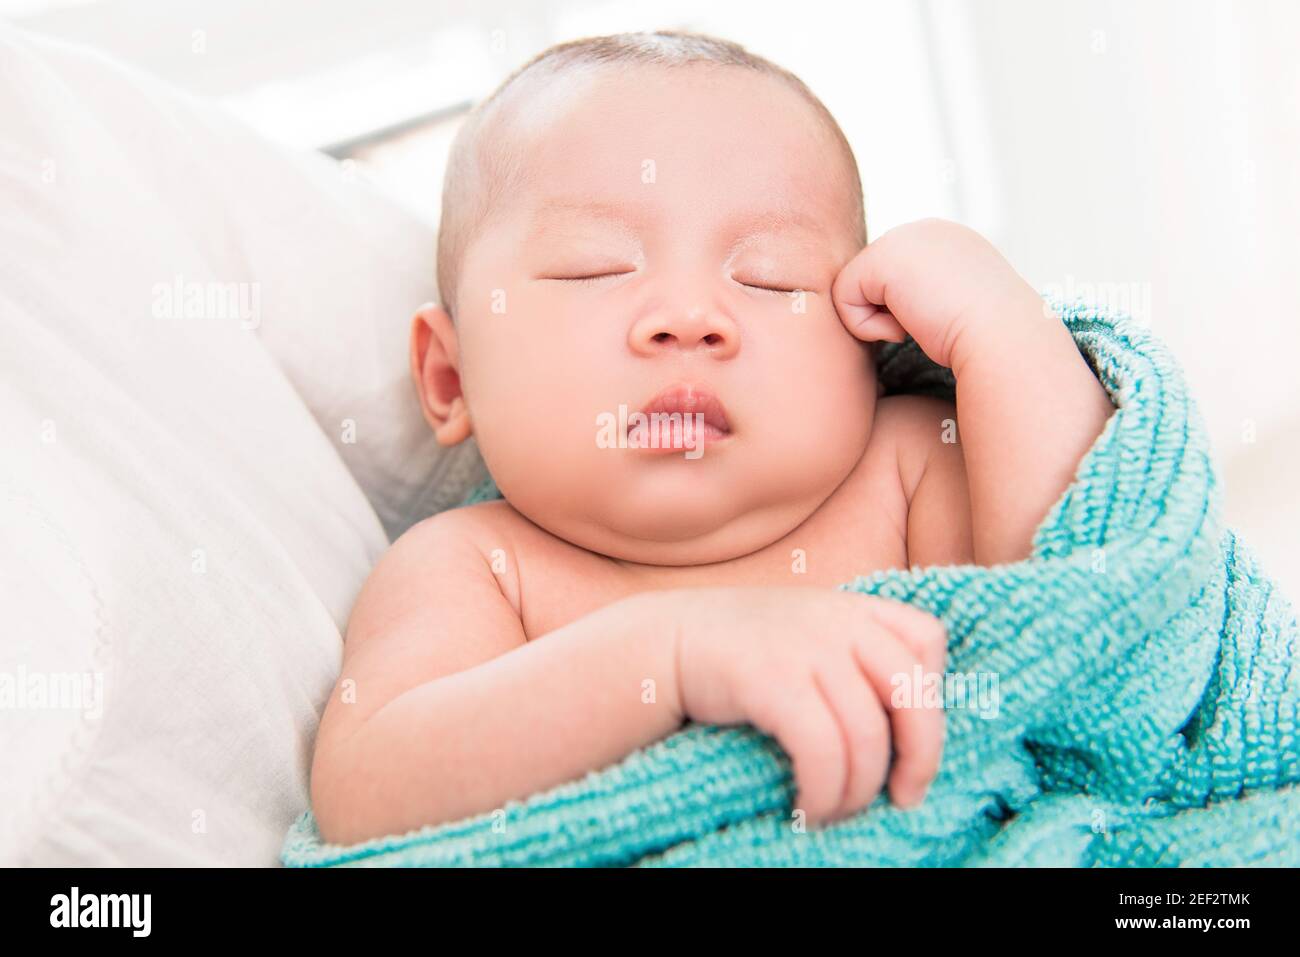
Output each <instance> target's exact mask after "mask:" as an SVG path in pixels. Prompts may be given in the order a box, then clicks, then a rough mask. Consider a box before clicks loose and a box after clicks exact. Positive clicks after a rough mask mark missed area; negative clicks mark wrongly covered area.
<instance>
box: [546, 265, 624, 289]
mask: <svg viewBox="0 0 1300 957" xmlns="http://www.w3.org/2000/svg"><path fill="white" fill-rule="evenodd" d="M635 271H636V270H633V269H625V270H623V271H621V272H597V273H589V274H587V275H585V276H541V277H540V278H542V279H549V280H551V281H552V282H574V283H579V284H582V285H587V284H590V283H594V282H599V281H600V280H602V279H612V278H614V277H615V276H626V275H627V274H628V273H631V272H635Z"/></svg>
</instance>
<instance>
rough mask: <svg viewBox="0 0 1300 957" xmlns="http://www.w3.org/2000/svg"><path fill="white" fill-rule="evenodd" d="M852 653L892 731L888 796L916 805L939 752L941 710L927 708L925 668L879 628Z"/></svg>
mask: <svg viewBox="0 0 1300 957" xmlns="http://www.w3.org/2000/svg"><path fill="white" fill-rule="evenodd" d="M854 652H855V654H856V656H857V659H858V664H859V666H860V667H861V668H862V672H863V674H864V675H866V678H867V681H868V682H870V684H871V687H872V688H873V689H874V690H875V692H876V694H877V696H878V697H879V699H880V703H881V704H882V705H883V706H884V707H885V711H886V713H887V714H888V716H889V720H890V725H891V727H892V730H893V744H894V764H893V769H892V770H891V771H890V775H889V796H890V798H891V799H892V800H893V801H894V803H895V804H898V805H900V806H902V807H915V806H916V805H917V804H920V803H921V800H922V799H923V798H924V797H925V791H926V789H927V788H928V787H929V785H930V781H931V780H933V778H934V775H935V772H937V771H938V770H939V760H940V758H941V757H942V755H943V733H944V714H943V709H942V708H941V707H929V704H930V701H929V699H928V697H927V694H926V692H927V690H928V688H927V681H926V679H925V673H926V671H925V666H924V665H923V664H922V662H921V659H920V658H919V657H917V656H916V655H914V654H913V653H912V652H911V650H910V649H909V648H907V647H906V645H905V644H904V643H903V642H902V641H901V640H899V639H898V638H896V637H894V636H893V635H892V634H889V633H887V632H883V631H882V632H880V633H877V634H875V635H872V636H870V637H866V638H863V639H860V640H858V641H856V642H854ZM918 673H919V675H918ZM918 676H919V677H920V678H921V681H919V682H918V680H917V678H918Z"/></svg>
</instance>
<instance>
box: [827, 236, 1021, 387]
mask: <svg viewBox="0 0 1300 957" xmlns="http://www.w3.org/2000/svg"><path fill="white" fill-rule="evenodd" d="M831 299H832V301H833V302H834V304H835V309H836V311H837V312H838V313H839V316H840V321H842V322H843V323H844V326H845V328H847V329H848V330H849V332H851V333H852V334H853V335H854V336H856V337H857V338H859V339H862V340H864V341H866V342H871V341H875V340H889V341H891V342H901V341H902V340H903V339H904V338H905V334H906V335H911V337H912V338H913V339H915V340H916V344H917V345H918V346H920V347H921V350H922V351H923V352H924V353H925V354H926V355H927V356H929V357H930V358H931V359H933V360H934V361H935V362H937V363H938V364H939V365H941V366H946V367H948V368H952V367H953V366H954V364H955V363H956V362H957V361H959V360H960V358H961V357H960V354H959V347H958V346H957V343H959V342H960V340H961V336H962V333H963V331H964V330H965V329H966V328H968V327H969V326H970V325H971V324H972V323H975V322H982V321H983V320H982V319H981V318H980V317H989V316H997V315H1000V314H1002V313H1004V312H1009V311H1018V312H1023V311H1024V309H1025V308H1026V307H1028V308H1029V309H1031V310H1037V311H1038V312H1039V313H1041V310H1042V302H1041V300H1039V299H1038V295H1037V293H1035V292H1034V290H1033V287H1031V286H1030V285H1029V284H1028V283H1026V282H1025V281H1024V280H1023V279H1022V278H1020V275H1019V274H1018V273H1017V272H1016V271H1015V270H1014V269H1013V268H1011V264H1010V263H1008V262H1007V261H1006V259H1004V258H1003V257H1002V254H1001V253H999V252H998V251H997V249H995V248H994V247H993V245H992V244H991V243H990V242H989V241H988V240H986V239H985V238H984V237H983V236H981V235H980V234H979V233H977V232H975V231H974V230H972V229H968V228H967V227H965V226H962V225H959V224H957V223H950V222H946V221H944V220H942V219H923V220H920V221H918V222H914V223H906V224H904V225H902V226H897V227H895V228H894V229H891V230H889V232H887V233H885V234H884V235H883V236H881V237H880V238H879V239H877V240H876V241H875V242H872V243H870V244H868V245H867V246H866V247H865V248H864V249H863V250H862V251H861V252H860V253H858V255H856V256H854V257H853V258H852V259H851V260H849V262H848V263H847V264H846V265H845V266H844V268H843V269H841V270H840V272H839V275H838V276H836V277H835V282H834V284H833V285H832V286H831Z"/></svg>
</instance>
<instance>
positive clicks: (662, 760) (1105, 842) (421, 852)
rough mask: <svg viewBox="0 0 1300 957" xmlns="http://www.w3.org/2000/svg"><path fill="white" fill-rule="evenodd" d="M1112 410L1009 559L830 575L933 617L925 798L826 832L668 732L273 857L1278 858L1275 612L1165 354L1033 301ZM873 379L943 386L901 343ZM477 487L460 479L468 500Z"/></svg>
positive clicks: (1285, 804)
mask: <svg viewBox="0 0 1300 957" xmlns="http://www.w3.org/2000/svg"><path fill="white" fill-rule="evenodd" d="M1052 305H1053V306H1054V307H1055V308H1056V309H1057V312H1058V314H1059V315H1061V317H1062V319H1063V320H1064V322H1065V323H1066V325H1067V327H1068V328H1069V330H1070V331H1071V333H1073V335H1074V338H1075V341H1076V343H1077V344H1078V346H1079V349H1080V351H1081V352H1082V353H1083V355H1084V356H1085V357H1086V358H1087V359H1088V361H1089V363H1090V365H1091V366H1092V368H1093V370H1094V371H1095V372H1096V374H1097V376H1098V378H1099V379H1100V380H1101V382H1102V384H1103V385H1104V386H1105V387H1106V389H1107V391H1108V392H1109V394H1110V396H1111V399H1112V401H1113V402H1114V403H1115V405H1116V406H1117V411H1116V413H1115V414H1114V415H1113V416H1112V417H1111V419H1110V421H1109V422H1108V423H1107V425H1106V428H1105V430H1104V431H1103V433H1102V434H1101V435H1100V436H1099V437H1098V438H1097V440H1096V442H1095V443H1094V444H1093V446H1092V448H1091V449H1090V450H1089V452H1088V453H1087V455H1086V456H1085V457H1084V458H1083V460H1082V461H1081V462H1080V464H1079V466H1078V469H1077V470H1076V476H1075V479H1074V481H1073V483H1072V484H1071V485H1070V487H1069V488H1068V489H1067V490H1066V491H1065V492H1064V493H1063V494H1062V496H1061V498H1060V499H1059V500H1058V501H1057V502H1056V504H1055V505H1054V506H1053V507H1052V509H1051V511H1050V512H1049V513H1048V514H1047V516H1046V518H1045V519H1044V520H1043V522H1042V524H1041V525H1040V526H1039V527H1038V529H1037V531H1036V533H1035V536H1034V542H1033V554H1032V556H1031V557H1030V558H1028V559H1027V560H1025V561H1022V562H1016V563H1012V564H1005V565H999V566H996V567H993V568H983V567H979V566H974V565H962V566H934V567H927V568H921V567H914V568H911V569H897V570H889V571H883V572H877V573H875V574H873V575H871V576H869V577H865V578H859V579H857V580H856V581H854V582H852V583H849V584H846V585H843V586H841V587H843V588H845V589H848V590H852V591H858V592H861V593H863V594H872V595H882V596H885V597H889V598H895V599H899V600H901V601H906V602H911V603H912V604H915V605H917V606H919V607H921V608H925V609H927V610H929V611H931V612H933V613H934V614H936V615H938V616H939V617H941V618H942V619H943V620H944V622H945V623H946V624H947V626H948V629H949V638H950V640H949V648H948V666H947V667H948V674H949V675H951V676H964V677H966V678H967V679H969V681H968V684H967V685H966V688H967V691H968V692H969V693H967V694H957V693H956V690H957V689H956V685H954V691H953V694H952V696H951V698H950V699H945V701H946V705H945V706H946V707H947V727H946V738H945V746H944V759H943V764H942V767H941V768H940V771H939V774H938V775H937V777H936V778H935V780H934V781H933V783H932V785H931V787H930V791H929V794H928V795H927V797H926V799H925V802H924V803H923V804H922V805H921V806H920V807H918V808H915V809H911V810H904V809H900V808H896V807H894V806H892V805H891V804H890V803H889V800H888V798H887V796H884V795H882V796H881V797H880V798H878V799H877V800H876V801H875V802H874V803H873V804H872V805H871V806H870V807H869V808H867V809H866V810H865V811H864V812H862V813H860V814H858V815H856V816H855V817H853V818H850V819H848V820H845V821H842V822H839V823H836V824H833V825H830V826H828V827H826V828H825V829H821V830H818V829H811V830H807V829H804V828H802V827H800V826H798V825H799V822H798V821H797V819H796V818H795V817H794V816H792V814H791V804H792V802H793V796H794V783H793V780H792V778H791V774H790V764H789V760H788V758H787V757H786V756H785V754H784V752H783V751H782V750H781V749H780V747H779V746H778V745H777V744H776V742H775V740H774V739H772V738H771V737H769V736H767V735H765V734H763V733H761V732H759V731H757V730H756V729H754V728H752V727H748V726H732V727H717V726H710V725H699V724H694V723H692V724H688V725H687V726H686V727H685V728H684V729H683V730H681V731H679V732H677V733H675V734H674V735H672V736H670V737H668V738H666V739H664V740H662V741H660V742H657V743H656V744H654V745H652V746H650V747H648V748H646V749H644V750H641V751H637V752H635V753H633V754H631V755H630V756H628V757H627V758H626V759H624V760H623V761H621V762H620V763H618V764H617V765H614V766H611V767H608V768H605V769H602V770H600V771H596V772H593V773H591V774H589V775H587V776H586V777H585V778H583V779H582V780H578V781H574V782H571V783H569V784H566V785H564V786H561V787H557V788H555V789H553V790H551V791H548V792H545V793H541V794H537V795H534V796H532V797H531V798H528V799H527V800H524V801H519V802H510V803H508V804H507V805H506V806H505V807H504V808H503V809H501V810H499V811H498V812H496V813H488V814H484V815H481V816H478V817H474V818H471V819H467V820H464V821H460V822H456V823H452V824H446V825H442V826H438V827H432V828H425V829H423V830H419V831H413V832H411V833H408V834H404V835H395V836H391V837H387V838H382V839H378V840H372V841H367V842H365V843H361V844H357V845H354V846H350V847H339V846H331V845H326V844H322V843H321V841H320V837H319V834H318V832H317V830H316V827H315V822H314V819H313V818H312V815H311V812H310V810H308V811H306V812H304V813H303V814H302V816H301V817H300V818H299V819H298V820H297V821H296V822H295V823H294V825H293V826H292V828H291V829H290V830H289V833H288V835H287V836H286V839H285V844H284V849H283V853H282V860H283V862H284V863H285V864H286V865H289V866H295V867H311V866H333V865H360V866H401V865H428V866H442V865H455V866H463V865H471V866H482V865H486V866H492V865H506V866H512V865H632V864H636V865H645V866H664V865H667V866H682V865H715V866H716V865H741V866H745V865H752V866H777V865H801V866H819V865H864V866H891V865H939V866H948V865H1052V866H1061V865H1065V866H1085V867H1086V866H1175V865H1216V866H1217V865H1289V866H1296V865H1300V789H1298V788H1297V782H1298V781H1300V746H1298V745H1297V739H1296V733H1297V728H1296V724H1297V720H1296V719H1297V712H1298V711H1300V671H1297V670H1296V669H1293V667H1292V660H1293V656H1294V653H1295V642H1296V632H1297V628H1296V619H1295V614H1294V611H1293V610H1292V608H1291V606H1290V605H1289V604H1288V602H1287V601H1286V599H1285V598H1284V597H1283V596H1282V595H1281V593H1280V592H1278V591H1277V590H1275V588H1274V586H1273V585H1272V583H1271V582H1270V581H1269V579H1268V578H1267V576H1266V575H1265V573H1264V571H1263V570H1262V569H1261V568H1260V566H1259V565H1258V563H1257V562H1256V560H1255V559H1254V557H1253V556H1252V555H1251V553H1250V551H1249V550H1248V549H1247V548H1246V547H1245V545H1244V544H1243V543H1242V542H1241V541H1240V540H1239V539H1238V538H1237V537H1236V535H1234V534H1233V533H1232V532H1231V531H1230V530H1226V529H1224V528H1223V526H1222V525H1221V524H1220V496H1219V490H1218V487H1217V484H1216V478H1215V474H1214V469H1213V466H1212V463H1211V459H1210V450H1209V444H1208V440H1207V437H1206V434H1205V430H1204V426H1203V423H1202V421H1201V417H1200V413H1199V412H1198V411H1197V409H1196V407H1195V405H1194V403H1193V402H1192V400H1191V397H1190V396H1189V395H1188V392H1187V386H1186V383H1185V382H1184V379H1183V374H1182V371H1181V370H1180V369H1179V367H1178V364H1177V362H1176V361H1175V360H1174V358H1173V356H1172V355H1171V354H1170V353H1169V351H1168V350H1167V349H1166V348H1165V347H1164V346H1163V344H1161V343H1160V341H1159V340H1158V339H1156V338H1155V337H1154V336H1152V335H1151V333H1150V332H1148V331H1147V330H1146V329H1144V328H1142V327H1141V326H1139V325H1138V324H1136V323H1134V322H1132V321H1131V320H1129V319H1126V318H1124V317H1117V316H1111V315H1107V314H1104V313H1102V312H1099V311H1096V310H1092V309H1089V308H1087V307H1086V306H1084V305H1083V304H1080V303H1073V304H1068V305H1067V304H1063V303H1059V302H1055V301H1052ZM880 363H881V375H882V378H883V379H884V381H885V382H886V384H887V387H888V389H889V391H899V390H908V391H919V392H931V393H935V394H940V395H951V394H952V393H951V390H952V378H951V374H950V373H948V372H947V370H943V369H940V368H939V367H938V366H935V365H934V364H933V363H931V362H930V361H929V360H928V359H926V358H925V356H924V355H923V354H922V353H921V352H920V350H919V349H917V348H916V345H915V343H914V342H911V341H910V340H909V341H907V342H905V343H902V344H897V345H894V344H891V345H890V346H888V347H886V348H885V349H883V350H882V352H881V355H880ZM492 492H493V490H491V489H490V488H489V489H484V490H482V491H481V492H480V494H479V495H478V496H477V497H478V498H481V497H490V496H491V494H492Z"/></svg>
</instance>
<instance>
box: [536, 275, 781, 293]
mask: <svg viewBox="0 0 1300 957" xmlns="http://www.w3.org/2000/svg"><path fill="white" fill-rule="evenodd" d="M626 275H627V273H626V272H605V273H593V274H592V275H590V276H546V277H544V278H546V279H550V280H551V281H552V282H569V283H573V284H574V285H578V286H590V285H592V284H594V283H597V282H599V281H600V280H602V279H612V278H614V277H615V276H626ZM736 282H737V283H739V284H740V285H742V286H744V287H746V288H747V289H756V290H758V291H759V292H770V293H772V294H774V295H778V296H789V295H793V294H794V293H796V292H799V290H798V289H784V288H782V287H780V286H759V285H756V284H755V283H750V282H740V280H736Z"/></svg>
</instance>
